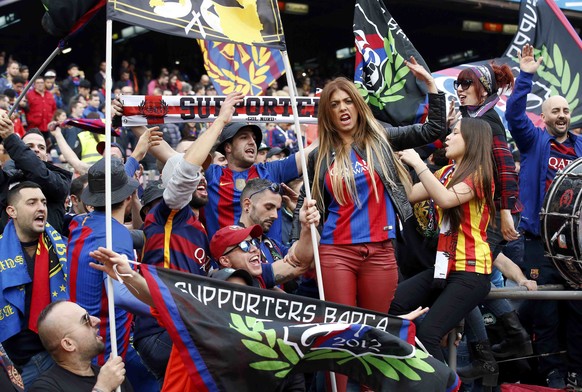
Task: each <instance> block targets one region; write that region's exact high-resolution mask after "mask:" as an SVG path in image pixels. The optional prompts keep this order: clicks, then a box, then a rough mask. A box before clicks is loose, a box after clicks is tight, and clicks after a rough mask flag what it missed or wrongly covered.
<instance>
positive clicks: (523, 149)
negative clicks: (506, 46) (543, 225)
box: [505, 71, 582, 236]
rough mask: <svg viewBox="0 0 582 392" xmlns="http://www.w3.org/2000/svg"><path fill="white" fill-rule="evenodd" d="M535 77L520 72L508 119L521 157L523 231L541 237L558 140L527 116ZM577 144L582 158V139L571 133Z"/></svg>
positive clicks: (510, 100) (509, 103)
mask: <svg viewBox="0 0 582 392" xmlns="http://www.w3.org/2000/svg"><path fill="white" fill-rule="evenodd" d="M532 79H533V74H531V73H528V72H523V71H522V72H520V73H519V76H518V77H517V79H516V80H515V87H514V88H513V93H512V94H511V96H510V97H509V99H508V100H507V108H506V110H505V119H506V120H507V124H508V126H509V132H510V133H511V136H513V139H514V140H515V143H516V144H517V148H518V149H519V152H520V154H521V171H520V173H519V198H520V199H521V202H522V203H523V206H524V207H523V212H522V215H521V223H520V224H519V227H520V228H521V229H523V230H525V231H527V232H528V233H530V234H533V235H537V236H539V235H540V210H541V208H542V203H543V202H544V196H545V193H546V172H547V170H548V161H549V159H550V141H551V140H552V139H555V138H554V137H553V136H551V135H550V134H549V133H548V132H547V131H546V129H545V128H538V127H536V126H535V125H534V124H533V123H532V121H531V120H530V119H529V117H528V116H527V114H526V113H525V109H526V104H527V94H529V93H530V92H531V89H532ZM568 137H570V138H571V139H572V141H573V142H574V149H575V150H576V156H578V157H582V138H579V137H577V136H576V135H574V134H573V133H571V132H568Z"/></svg>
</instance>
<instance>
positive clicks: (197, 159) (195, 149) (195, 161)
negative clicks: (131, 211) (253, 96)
mask: <svg viewBox="0 0 582 392" xmlns="http://www.w3.org/2000/svg"><path fill="white" fill-rule="evenodd" d="M243 98H244V96H243V94H242V93H240V92H235V93H231V94H229V95H228V96H227V97H226V99H225V101H224V103H223V104H222V105H221V107H220V112H219V113H218V118H217V119H216V121H214V123H212V125H211V126H210V127H209V128H208V129H207V130H206V132H204V133H203V134H202V135H200V137H199V138H198V139H196V141H195V142H194V143H193V144H192V145H191V146H190V148H188V150H186V153H185V154H184V157H183V163H184V164H183V165H179V166H177V167H176V170H175V171H174V173H173V175H172V178H171V179H169V181H168V182H167V185H166V189H165V190H164V201H165V202H166V204H168V207H170V208H171V209H180V208H182V207H184V206H185V205H187V204H188V203H189V202H190V200H192V192H194V191H195V190H196V187H197V186H198V183H199V182H200V178H201V176H200V174H199V170H200V168H201V167H202V165H203V164H204V161H205V160H206V158H207V157H208V154H209V153H210V150H211V149H212V147H213V146H214V143H216V140H217V139H218V137H219V136H220V134H221V133H222V129H223V128H224V126H225V125H226V124H228V123H229V122H230V120H231V119H232V114H233V113H234V108H235V105H237V104H238V103H240V102H242V100H243ZM167 180H168V179H165V180H164V181H167Z"/></svg>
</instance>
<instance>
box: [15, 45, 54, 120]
mask: <svg viewBox="0 0 582 392" xmlns="http://www.w3.org/2000/svg"><path fill="white" fill-rule="evenodd" d="M62 50H63V48H62V42H59V46H57V47H56V49H55V50H53V52H52V53H51V55H50V56H49V57H48V58H47V59H46V60H45V62H44V63H42V65H41V66H40V68H39V69H38V71H36V73H35V74H34V75H33V76H32V78H30V80H29V81H28V84H27V85H26V86H24V90H22V93H20V95H19V96H18V98H16V101H15V102H14V105H12V107H11V108H10V110H9V111H8V117H10V116H11V115H12V113H14V111H15V110H16V108H18V104H19V103H20V101H22V100H23V99H24V97H25V96H26V92H27V91H28V90H30V88H31V87H32V86H34V81H35V80H36V78H38V76H39V75H40V74H41V73H42V71H44V70H45V68H46V67H47V66H48V65H49V64H50V62H51V61H53V59H54V58H55V57H57V56H58V55H59V54H61V51H62Z"/></svg>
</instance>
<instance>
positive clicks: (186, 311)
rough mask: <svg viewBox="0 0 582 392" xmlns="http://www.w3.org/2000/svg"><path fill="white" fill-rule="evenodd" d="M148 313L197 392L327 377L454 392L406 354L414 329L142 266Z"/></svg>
mask: <svg viewBox="0 0 582 392" xmlns="http://www.w3.org/2000/svg"><path fill="white" fill-rule="evenodd" d="M142 272H143V274H144V276H145V278H146V280H147V282H148V286H149V289H150V292H151V294H152V297H153V299H154V303H155V305H156V309H157V313H158V314H159V317H161V321H162V323H163V324H164V325H165V326H166V327H167V328H168V332H169V333H170V336H171V337H172V340H173V342H174V344H175V345H176V347H177V348H178V350H179V351H180V355H181V358H182V360H183V362H184V364H185V366H186V368H187V369H188V372H189V374H190V377H191V379H192V381H193V383H194V384H195V385H196V387H197V390H200V391H202V390H205V391H235V390H236V391H241V392H244V391H257V390H261V391H274V390H276V389H277V385H279V384H280V383H281V382H282V381H283V380H284V379H285V377H286V376H287V375H289V374H293V373H302V372H312V371H315V370H333V371H337V372H341V373H345V374H348V375H349V376H350V377H352V378H354V379H356V380H358V381H360V382H362V383H364V384H366V385H368V386H370V387H372V388H374V390H376V391H388V390H395V387H396V385H397V386H398V389H399V390H407V391H454V390H457V389H458V387H459V384H460V383H459V381H458V378H457V376H456V374H455V373H454V372H453V371H452V370H451V369H450V368H448V367H447V366H446V365H445V364H443V363H442V362H440V361H438V360H436V359H434V358H432V357H430V356H428V355H427V354H425V353H424V352H422V351H420V350H417V349H415V348H414V347H413V346H412V345H411V344H409V343H408V342H406V341H405V340H403V339H406V340H409V341H411V340H412V339H413V336H414V328H413V324H411V323H410V322H409V321H407V320H402V319H399V318H394V317H390V316H387V315H385V314H381V313H375V312H371V311H367V310H364V309H358V308H350V307H347V306H343V305H339V304H333V303H328V302H323V301H318V300H315V299H311V298H306V297H299V296H292V295H289V294H285V293H278V292H274V291H269V290H264V289H258V288H254V287H249V286H241V285H233V284H230V283H227V282H223V281H219V280H214V279H209V278H205V277H200V276H198V275H191V274H185V273H182V272H178V271H172V270H166V269H157V268H155V267H152V266H149V265H142Z"/></svg>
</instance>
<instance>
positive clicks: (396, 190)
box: [293, 92, 447, 241]
mask: <svg viewBox="0 0 582 392" xmlns="http://www.w3.org/2000/svg"><path fill="white" fill-rule="evenodd" d="M428 104H429V109H428V118H427V122H425V123H424V124H413V125H406V126H401V127H391V126H390V125H389V124H386V123H382V122H380V123H381V124H382V125H383V126H384V128H385V129H386V133H387V135H388V140H390V143H391V145H392V148H393V149H394V150H395V151H398V150H405V149H408V148H415V147H420V146H424V145H425V144H428V143H432V142H434V141H435V140H437V139H442V138H444V137H445V136H446V134H447V116H446V100H445V94H444V93H442V92H439V93H438V94H429V95H428ZM352 148H353V149H354V150H355V151H356V152H357V153H358V155H359V156H361V157H362V158H363V159H364V160H366V161H367V160H368V157H367V156H366V151H365V150H363V149H361V148H360V147H358V146H355V145H352ZM382 149H383V150H384V152H383V154H382V155H383V157H382V158H384V159H386V160H387V162H386V163H387V166H388V170H389V171H390V180H392V181H391V182H389V181H388V179H387V178H384V176H383V174H382V173H381V172H377V173H378V175H379V176H380V179H381V180H382V182H383V183H384V187H385V188H386V191H387V192H388V195H389V196H390V199H391V200H392V203H393V204H394V207H395V209H396V213H397V214H398V216H399V217H400V219H401V220H402V221H406V220H407V219H409V218H410V217H412V207H411V205H410V202H409V201H408V197H407V196H406V191H405V190H404V186H403V185H402V183H401V182H400V178H399V177H398V173H397V171H396V167H395V163H394V160H393V157H392V155H391V154H390V153H389V151H388V149H387V146H382ZM317 154H319V147H318V148H316V149H315V150H313V151H312V152H311V153H310V154H309V157H308V160H307V174H308V176H309V182H310V184H311V186H312V187H313V178H314V174H315V162H316V160H317ZM334 156H335V153H334V152H333V151H332V152H330V153H329V154H328V155H327V157H326V160H325V161H323V162H322V165H321V172H320V173H319V189H324V179H325V171H326V170H327V168H328V167H329V165H331V163H333V160H334ZM374 161H375V162H378V161H379V158H378V157H376V156H374ZM324 194H325V192H324ZM304 197H305V189H304V188H303V187H302V188H301V194H300V195H299V201H298V202H297V207H296V208H295V212H294V219H293V240H294V241H295V240H297V239H298V238H299V232H300V229H301V226H300V224H299V210H300V208H301V206H302V205H303V199H304ZM330 201H331V200H329V196H328V195H327V194H325V196H324V208H326V207H327V206H328V205H329V203H330ZM320 213H321V215H322V219H321V222H322V224H323V222H325V220H326V219H327V208H326V210H324V211H320Z"/></svg>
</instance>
